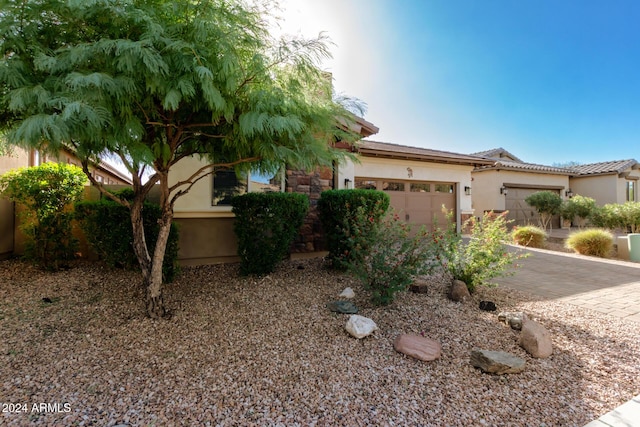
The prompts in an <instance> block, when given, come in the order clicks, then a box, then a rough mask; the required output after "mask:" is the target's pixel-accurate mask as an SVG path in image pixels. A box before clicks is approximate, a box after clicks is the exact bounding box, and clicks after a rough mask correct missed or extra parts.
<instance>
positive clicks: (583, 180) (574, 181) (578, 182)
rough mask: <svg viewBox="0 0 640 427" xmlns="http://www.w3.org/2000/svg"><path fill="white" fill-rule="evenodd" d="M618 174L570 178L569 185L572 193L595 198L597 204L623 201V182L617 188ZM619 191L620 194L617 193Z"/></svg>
mask: <svg viewBox="0 0 640 427" xmlns="http://www.w3.org/2000/svg"><path fill="white" fill-rule="evenodd" d="M618 181H619V179H618V175H617V174H616V175H598V176H585V177H578V178H571V180H570V185H571V191H573V194H576V195H578V194H579V195H581V196H584V197H591V198H592V199H595V201H596V203H597V204H598V205H599V206H602V205H606V204H607V203H618V202H620V203H624V201H625V200H626V199H625V195H624V183H622V189H621V190H618ZM619 192H621V194H619Z"/></svg>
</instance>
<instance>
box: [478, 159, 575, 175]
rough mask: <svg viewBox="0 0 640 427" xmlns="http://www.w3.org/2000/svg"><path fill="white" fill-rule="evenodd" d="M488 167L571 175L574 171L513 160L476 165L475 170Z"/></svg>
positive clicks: (488, 168) (487, 168)
mask: <svg viewBox="0 0 640 427" xmlns="http://www.w3.org/2000/svg"><path fill="white" fill-rule="evenodd" d="M490 169H508V170H522V171H529V172H544V173H554V174H558V175H573V174H574V172H573V171H572V170H570V169H567V168H559V167H555V166H546V165H538V164H535V163H524V162H513V161H509V160H497V161H495V162H494V163H493V164H492V165H489V166H481V167H477V168H476V169H475V170H476V171H481V170H490Z"/></svg>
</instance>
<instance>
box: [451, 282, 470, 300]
mask: <svg viewBox="0 0 640 427" xmlns="http://www.w3.org/2000/svg"><path fill="white" fill-rule="evenodd" d="M447 296H448V297H449V299H450V300H451V301H455V302H465V301H467V300H470V299H471V294H470V293H469V289H468V288H467V284H466V283H464V282H463V281H461V280H454V281H453V282H452V283H451V288H450V289H449V294H448V295H447Z"/></svg>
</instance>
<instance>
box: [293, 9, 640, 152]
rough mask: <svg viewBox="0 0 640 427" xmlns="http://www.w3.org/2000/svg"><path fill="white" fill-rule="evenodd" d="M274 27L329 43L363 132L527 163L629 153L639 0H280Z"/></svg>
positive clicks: (639, 67)
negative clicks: (357, 106)
mask: <svg viewBox="0 0 640 427" xmlns="http://www.w3.org/2000/svg"><path fill="white" fill-rule="evenodd" d="M282 7H283V11H282V17H283V22H282V23H281V27H282V31H284V32H285V33H291V34H294V33H300V34H302V35H305V36H309V37H312V36H316V35H317V34H318V32H319V31H326V32H327V33H328V35H329V37H330V38H331V39H332V41H333V42H334V43H335V46H333V47H332V49H331V50H332V52H333V55H334V58H333V60H330V61H327V62H326V63H325V64H323V68H325V69H327V70H328V71H331V72H332V73H333V76H334V79H335V81H334V85H335V89H336V90H337V91H338V92H341V93H344V94H347V95H351V96H354V97H357V98H360V99H362V100H363V101H364V102H366V104H367V113H366V114H365V118H366V119H367V120H369V121H371V122H372V123H374V124H375V125H376V126H378V127H379V128H380V132H379V134H377V135H374V136H372V137H371V138H370V139H373V140H377V141H384V142H392V143H396V144H405V145H413V146H420V147H427V148H433V149H439V150H447V151H455V152H460V153H472V152H477V151H482V150H487V149H491V148H496V147H503V148H505V149H507V150H508V151H510V152H512V153H513V154H515V155H516V156H518V157H520V158H521V159H523V160H524V161H527V162H532V163H543V164H552V163H555V162H567V161H578V162H581V163H590V162H597V161H605V160H619V159H626V158H635V159H637V160H640V144H639V143H638V142H639V140H640V2H637V1H616V0H611V1H591V0H583V1H564V0H557V1H550V0H535V1H533V0H530V1H526V0H522V1H521V0H500V1H498V0H476V1H471V0H469V1H466V0H395V1H394V0H289V1H283V2H282Z"/></svg>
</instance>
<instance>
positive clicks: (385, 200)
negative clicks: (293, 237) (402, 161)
mask: <svg viewBox="0 0 640 427" xmlns="http://www.w3.org/2000/svg"><path fill="white" fill-rule="evenodd" d="M389 202H390V201H389V195H388V194H386V193H384V192H382V191H376V190H328V191H323V192H322V193H321V194H320V200H318V213H319V215H320V221H321V222H322V228H323V230H324V233H325V238H326V240H327V247H328V249H329V255H328V259H329V261H330V262H331V265H332V267H333V268H336V269H339V270H346V269H347V268H348V267H349V265H351V264H354V263H355V262H357V261H358V259H357V257H358V256H360V255H361V254H363V253H365V252H366V249H367V245H368V243H369V242H370V237H369V234H370V233H371V232H372V231H373V229H374V227H375V225H376V224H377V223H378V222H379V221H380V220H381V218H382V217H383V216H384V214H385V213H386V212H387V210H388V209H389ZM356 231H357V232H356ZM358 246H360V247H361V250H359V251H356V250H355V249H356V248H357V247H358Z"/></svg>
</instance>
